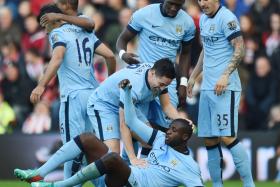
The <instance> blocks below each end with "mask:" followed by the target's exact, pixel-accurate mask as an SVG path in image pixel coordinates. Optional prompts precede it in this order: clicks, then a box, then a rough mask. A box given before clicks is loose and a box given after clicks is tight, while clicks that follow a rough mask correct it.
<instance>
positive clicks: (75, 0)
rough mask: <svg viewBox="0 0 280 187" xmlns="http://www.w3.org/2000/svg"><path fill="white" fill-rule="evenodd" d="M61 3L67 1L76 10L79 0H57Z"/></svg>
mask: <svg viewBox="0 0 280 187" xmlns="http://www.w3.org/2000/svg"><path fill="white" fill-rule="evenodd" d="M58 1H59V2H60V3H62V4H66V3H69V4H70V5H71V7H72V9H73V10H78V5H79V0H58Z"/></svg>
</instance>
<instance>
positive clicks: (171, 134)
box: [165, 123, 184, 147]
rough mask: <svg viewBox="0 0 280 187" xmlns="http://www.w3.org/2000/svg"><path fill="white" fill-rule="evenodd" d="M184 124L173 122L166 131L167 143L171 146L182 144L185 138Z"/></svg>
mask: <svg viewBox="0 0 280 187" xmlns="http://www.w3.org/2000/svg"><path fill="white" fill-rule="evenodd" d="M183 134H184V133H183V130H182V126H181V125H179V124H176V123H172V124H171V126H170V127H169V129H168V130H167V131H166V136H165V143H166V144H167V145H169V146H171V147H175V146H178V145H182V143H183V142H184V140H183Z"/></svg>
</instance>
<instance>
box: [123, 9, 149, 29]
mask: <svg viewBox="0 0 280 187" xmlns="http://www.w3.org/2000/svg"><path fill="white" fill-rule="evenodd" d="M144 18H145V13H144V10H143V9H139V10H137V11H136V12H134V13H133V14H132V16H131V18H130V21H129V23H128V25H127V29H128V30H130V31H131V32H134V33H138V32H140V31H141V30H142V28H143V22H144V20H145V19H144Z"/></svg>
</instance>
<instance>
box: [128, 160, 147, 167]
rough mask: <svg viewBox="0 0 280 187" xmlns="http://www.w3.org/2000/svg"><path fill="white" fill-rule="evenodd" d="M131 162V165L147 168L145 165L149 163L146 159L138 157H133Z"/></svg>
mask: <svg viewBox="0 0 280 187" xmlns="http://www.w3.org/2000/svg"><path fill="white" fill-rule="evenodd" d="M130 163H131V165H133V166H137V167H141V168H145V167H147V165H148V163H147V161H146V160H144V159H141V158H140V159H138V158H136V157H135V158H133V159H131V160H130Z"/></svg>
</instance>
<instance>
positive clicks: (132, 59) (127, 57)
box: [122, 53, 140, 64]
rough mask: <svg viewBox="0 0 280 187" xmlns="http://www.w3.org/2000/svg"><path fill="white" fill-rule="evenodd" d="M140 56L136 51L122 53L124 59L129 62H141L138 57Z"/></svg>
mask: <svg viewBox="0 0 280 187" xmlns="http://www.w3.org/2000/svg"><path fill="white" fill-rule="evenodd" d="M137 57H138V56H137V55H136V54H134V53H124V54H123V55H122V60H124V61H125V62H126V63H127V64H139V63H140V62H139V61H138V60H137V59H136V58H137Z"/></svg>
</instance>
